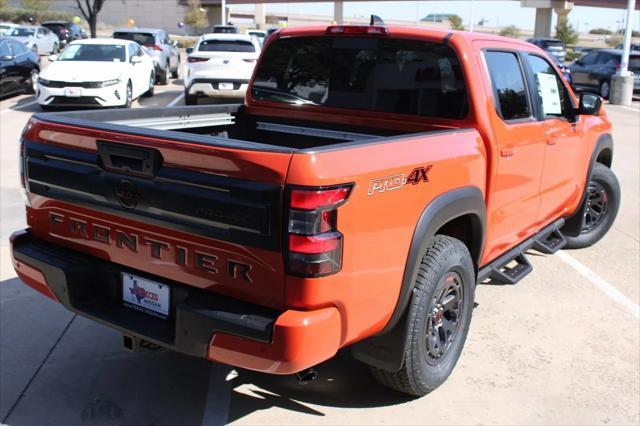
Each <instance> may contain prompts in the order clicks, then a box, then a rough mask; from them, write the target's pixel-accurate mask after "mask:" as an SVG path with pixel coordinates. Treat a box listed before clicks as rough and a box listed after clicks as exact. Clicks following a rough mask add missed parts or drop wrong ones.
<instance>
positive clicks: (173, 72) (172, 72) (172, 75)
mask: <svg viewBox="0 0 640 426" xmlns="http://www.w3.org/2000/svg"><path fill="white" fill-rule="evenodd" d="M179 70H180V56H178V61H177V64H176V69H175V70H174V71H171V78H178V74H179Z"/></svg>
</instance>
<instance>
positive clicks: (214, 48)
mask: <svg viewBox="0 0 640 426" xmlns="http://www.w3.org/2000/svg"><path fill="white" fill-rule="evenodd" d="M198 51H200V52H255V51H256V48H255V46H254V45H253V43H251V42H250V41H245V40H203V41H202V42H201V43H200V45H199V46H198Z"/></svg>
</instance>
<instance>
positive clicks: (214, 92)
mask: <svg viewBox="0 0 640 426" xmlns="http://www.w3.org/2000/svg"><path fill="white" fill-rule="evenodd" d="M220 83H226V84H233V89H221V88H220V87H221V86H220ZM248 86H249V80H232V79H228V80H225V79H205V78H197V79H193V80H192V81H191V82H190V83H189V85H188V88H187V93H189V94H190V95H199V96H208V97H214V98H232V99H242V98H244V96H245V94H246V93H247V87H248Z"/></svg>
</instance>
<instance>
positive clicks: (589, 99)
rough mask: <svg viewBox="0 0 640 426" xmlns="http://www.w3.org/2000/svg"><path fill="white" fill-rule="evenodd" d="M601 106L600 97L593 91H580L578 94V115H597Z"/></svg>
mask: <svg viewBox="0 0 640 426" xmlns="http://www.w3.org/2000/svg"><path fill="white" fill-rule="evenodd" d="M601 106H602V98H601V97H600V96H598V95H594V94H593V93H582V94H581V95H580V106H579V107H578V114H579V115H598V114H599V113H600V107H601Z"/></svg>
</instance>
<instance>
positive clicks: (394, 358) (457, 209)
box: [352, 186, 486, 371]
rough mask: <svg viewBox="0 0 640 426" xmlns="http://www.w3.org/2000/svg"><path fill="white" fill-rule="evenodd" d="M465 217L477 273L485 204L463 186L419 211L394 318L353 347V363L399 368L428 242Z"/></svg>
mask: <svg viewBox="0 0 640 426" xmlns="http://www.w3.org/2000/svg"><path fill="white" fill-rule="evenodd" d="M465 215H469V216H470V218H471V233H472V236H471V241H470V247H469V251H470V253H471V257H472V259H473V262H474V264H475V265H476V272H477V267H478V263H479V261H480V257H481V256H482V248H483V247H484V238H485V230H486V204H485V199H484V196H483V194H482V191H481V190H480V189H479V188H477V187H474V186H466V187H462V188H458V189H454V190H451V191H449V192H446V193H444V194H441V195H439V196H438V197H436V198H435V199H434V200H432V201H431V202H430V203H429V204H428V205H427V207H426V208H425V209H424V210H423V211H422V214H421V215H420V219H419V220H418V223H417V224H416V227H415V230H414V232H413V238H412V240H411V245H410V248H409V252H408V255H407V262H406V265H405V270H404V274H403V277H402V285H401V288H400V294H399V296H398V301H397V303H396V307H395V309H394V311H393V314H392V315H391V318H390V319H389V321H388V322H387V324H386V326H385V327H384V329H383V330H382V331H381V332H380V333H378V334H376V335H375V336H371V337H369V338H367V339H365V340H362V341H360V342H358V343H356V344H354V345H353V346H352V354H353V356H354V357H355V358H356V359H358V360H360V361H362V362H364V363H366V364H369V365H372V366H374V367H378V368H381V369H384V370H387V371H398V370H399V369H401V368H402V363H403V361H404V359H403V355H404V349H405V339H404V337H405V335H406V327H407V324H406V323H407V321H406V311H407V306H409V302H410V300H411V296H412V294H413V288H414V285H415V277H416V274H417V273H418V268H419V267H420V261H421V259H422V256H423V254H424V252H425V250H426V248H427V245H428V244H429V242H430V240H431V238H432V237H433V236H434V235H436V232H437V231H438V230H439V229H440V228H442V226H444V225H445V224H447V223H448V222H450V221H452V220H454V219H456V218H459V217H461V216H465ZM474 284H475V283H474Z"/></svg>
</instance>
